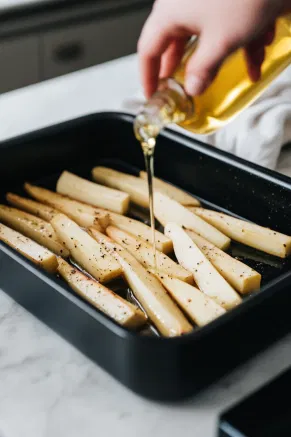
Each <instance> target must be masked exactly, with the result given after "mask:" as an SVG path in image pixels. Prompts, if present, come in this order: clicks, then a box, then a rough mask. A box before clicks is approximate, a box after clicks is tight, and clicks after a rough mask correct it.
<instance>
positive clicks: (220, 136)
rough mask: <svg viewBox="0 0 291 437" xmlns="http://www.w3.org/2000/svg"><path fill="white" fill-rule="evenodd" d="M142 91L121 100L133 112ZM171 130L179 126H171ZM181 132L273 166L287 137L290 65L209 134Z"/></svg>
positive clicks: (290, 136)
mask: <svg viewBox="0 0 291 437" xmlns="http://www.w3.org/2000/svg"><path fill="white" fill-rule="evenodd" d="M142 102H143V98H142V94H139V95H137V96H136V97H133V98H132V99H131V100H126V101H125V102H124V105H123V108H124V110H127V111H130V112H134V113H135V112H136V111H137V109H138V108H139V107H140V105H141V103H142ZM172 128H173V129H175V130H180V128H178V127H176V126H173V127H172ZM183 133H184V134H187V135H189V136H192V137H194V138H197V139H199V140H201V141H203V142H206V143H208V144H211V145H212V146H214V147H217V148H219V149H222V150H225V151H227V152H230V153H232V154H234V155H236V156H239V157H241V158H244V159H246V160H249V161H251V162H253V163H256V164H259V165H262V166H264V167H267V168H270V169H276V168H277V165H278V159H279V156H280V152H281V149H282V147H283V146H284V145H285V144H286V143H287V142H289V141H291V67H288V68H287V69H286V70H285V71H284V72H283V73H281V75H280V76H279V77H278V78H276V79H275V80H274V82H273V83H272V84H271V85H270V86H269V87H268V88H267V89H266V90H265V91H264V93H263V94H262V95H261V96H260V98H258V99H257V100H256V101H255V102H254V103H253V104H252V105H251V106H250V107H248V108H247V109H245V110H244V111H243V112H242V113H241V114H240V115H238V116H237V117H236V118H235V119H234V120H232V121H231V122H230V123H228V124H227V125H226V126H225V127H224V128H222V129H221V130H219V131H218V132H216V133H215V134H211V135H203V136H202V135H193V134H192V133H189V132H187V131H185V130H184V129H183Z"/></svg>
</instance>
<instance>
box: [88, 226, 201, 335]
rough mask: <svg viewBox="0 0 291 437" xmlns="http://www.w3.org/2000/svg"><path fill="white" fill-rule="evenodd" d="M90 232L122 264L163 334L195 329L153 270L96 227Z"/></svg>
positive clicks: (131, 286)
mask: <svg viewBox="0 0 291 437" xmlns="http://www.w3.org/2000/svg"><path fill="white" fill-rule="evenodd" d="M90 232H91V233H92V235H93V236H94V238H95V239H96V240H97V241H98V242H99V243H100V244H102V245H103V246H104V247H105V248H106V249H107V250H108V253H111V254H112V256H114V258H115V259H116V260H117V261H118V262H119V263H120V265H121V267H122V269H123V273H124V276H125V278H126V280H127V282H128V284H129V286H130V288H131V289H132V291H133V293H134V295H135V297H136V298H137V299H138V301H139V302H140V304H141V305H142V307H143V308H144V310H145V312H146V313H147V315H148V317H149V318H150V320H151V321H152V322H153V324H154V325H155V326H156V327H157V329H158V330H159V332H160V333H161V334H162V335H164V336H166V337H175V336H179V335H182V334H185V333H187V332H190V331H191V330H192V329H193V328H192V326H191V325H190V323H189V322H188V321H187V319H186V318H185V317H184V315H183V313H182V312H181V311H180V309H179V308H178V307H177V306H176V305H175V303H174V302H173V300H172V299H171V298H170V296H169V295H168V294H167V292H166V290H165V289H164V287H163V286H162V285H161V283H160V281H159V280H158V279H157V278H156V277H155V276H154V275H152V274H151V273H149V272H148V271H147V270H146V269H145V268H144V267H143V266H142V265H141V264H140V263H139V262H138V261H137V260H136V259H135V258H134V256H133V255H131V254H130V253H129V252H128V251H127V250H125V249H123V248H122V247H121V246H119V245H118V244H117V243H115V242H113V241H112V240H111V239H110V238H108V237H107V236H105V235H103V234H101V233H100V232H98V231H96V229H93V228H92V229H90Z"/></svg>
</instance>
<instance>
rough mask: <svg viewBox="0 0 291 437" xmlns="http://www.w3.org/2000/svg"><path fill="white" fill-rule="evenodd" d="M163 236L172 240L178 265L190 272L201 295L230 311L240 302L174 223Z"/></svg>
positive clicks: (168, 226)
mask: <svg viewBox="0 0 291 437" xmlns="http://www.w3.org/2000/svg"><path fill="white" fill-rule="evenodd" d="M165 234H166V235H167V236H168V237H169V238H171V239H172V241H173V245H174V251H175V254H176V257H177V259H178V261H179V263H180V264H181V265H182V266H183V267H185V269H187V270H188V271H190V272H192V274H193V276H194V280H195V282H196V284H197V285H198V287H199V289H200V290H201V291H203V293H205V294H207V295H208V296H209V297H211V298H212V299H214V300H215V302H216V303H217V304H218V305H221V306H222V307H224V308H225V309H231V308H233V307H235V306H237V305H238V304H239V303H240V302H241V297H240V296H239V295H238V294H237V293H236V291H235V290H234V289H233V288H232V287H231V286H230V285H229V284H228V282H227V281H226V280H225V279H224V278H223V277H222V276H221V275H220V273H218V271H217V270H216V269H215V267H213V265H212V264H211V262H210V261H209V260H208V259H207V258H206V257H205V255H204V254H203V253H202V252H201V251H200V250H199V248H198V247H197V245H196V244H195V243H194V242H193V241H192V240H191V238H190V237H189V235H187V233H186V232H185V231H184V230H183V229H182V228H181V227H180V226H179V225H177V224H176V223H168V224H167V225H166V228H165Z"/></svg>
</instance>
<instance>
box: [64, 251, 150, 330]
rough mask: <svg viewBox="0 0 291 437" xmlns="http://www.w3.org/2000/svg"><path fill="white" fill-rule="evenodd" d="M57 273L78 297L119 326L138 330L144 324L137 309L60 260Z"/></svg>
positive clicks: (142, 317)
mask: <svg viewBox="0 0 291 437" xmlns="http://www.w3.org/2000/svg"><path fill="white" fill-rule="evenodd" d="M58 272H59V274H60V275H61V276H62V277H63V278H64V280H65V281H66V282H67V283H68V284H69V285H70V287H71V288H72V289H73V290H74V291H75V292H76V293H77V294H78V295H79V296H81V297H83V298H84V299H85V300H86V301H88V302H89V303H90V304H91V305H93V306H94V307H96V308H97V309H98V310H100V311H102V312H103V313H105V314H106V315H108V316H109V317H111V318H112V319H113V320H115V321H116V322H117V323H119V324H120V325H122V326H125V327H127V328H139V327H140V326H142V325H144V324H145V322H146V320H147V317H146V315H145V314H144V313H143V312H142V311H141V310H140V309H139V308H136V307H135V306H134V305H132V304H131V303H129V302H127V301H126V300H124V299H122V298H121V297H120V296H118V295H117V294H115V293H113V291H111V290H109V289H108V288H106V287H104V285H101V284H99V283H98V282H96V281H95V280H93V279H90V278H88V277H87V276H86V275H84V274H83V273H82V272H80V271H79V270H78V269H76V268H74V267H72V266H70V265H69V264H68V263H67V262H66V261H64V260H62V259H59V260H58Z"/></svg>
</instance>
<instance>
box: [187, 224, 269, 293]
mask: <svg viewBox="0 0 291 437" xmlns="http://www.w3.org/2000/svg"><path fill="white" fill-rule="evenodd" d="M185 231H186V232H187V234H188V235H189V237H190V238H191V239H192V240H193V241H194V243H195V244H196V245H197V246H198V248H199V249H200V250H201V252H203V253H204V255H205V256H206V257H207V258H208V259H209V261H210V262H211V263H212V264H213V265H214V267H215V268H216V270H218V271H219V273H220V274H221V275H222V276H223V277H224V279H226V280H227V282H229V283H230V285H232V286H233V287H234V288H235V289H236V290H237V291H239V292H240V293H242V294H245V293H250V292H251V291H255V290H258V289H259V288H260V285H261V279H262V276H261V275H260V273H258V272H256V271H255V270H253V269H252V268H251V267H249V266H247V265H246V264H244V263H242V262H241V261H238V260H237V259H235V258H232V257H231V256H230V255H228V254H227V253H225V252H223V251H222V250H220V249H218V248H217V247H215V246H214V245H213V244H212V243H209V241H207V240H205V239H204V238H202V237H200V236H199V235H197V234H196V233H195V232H193V231H189V230H187V229H185Z"/></svg>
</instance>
